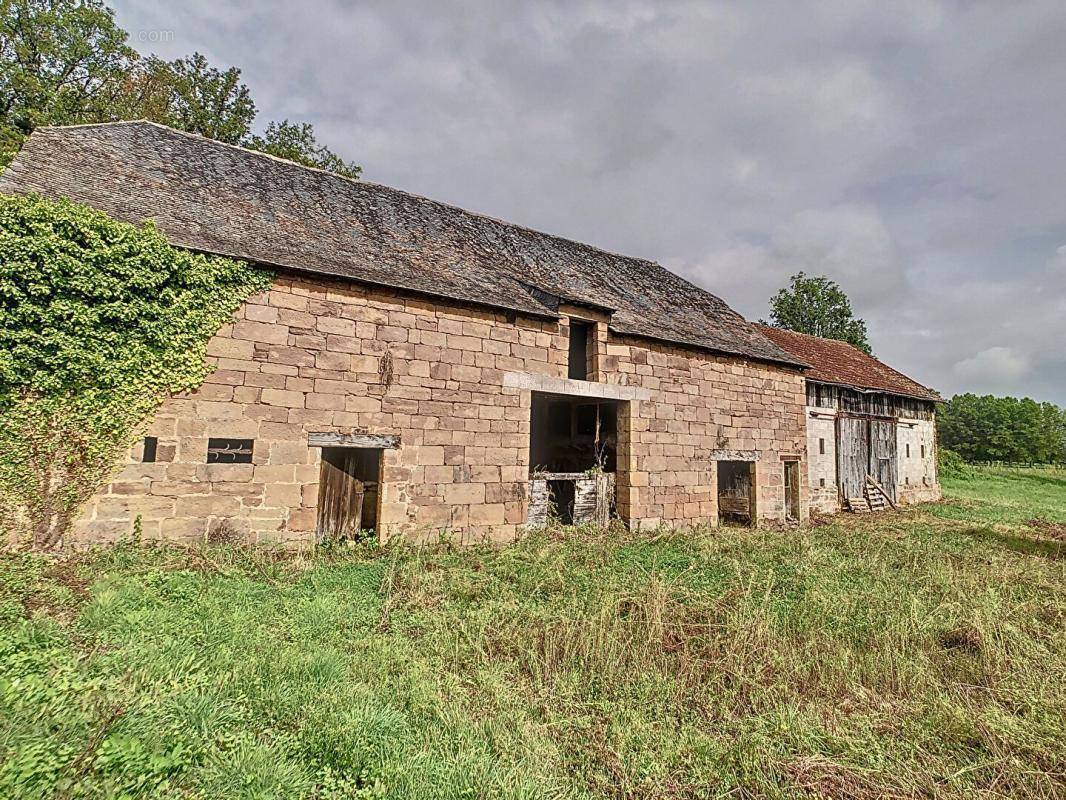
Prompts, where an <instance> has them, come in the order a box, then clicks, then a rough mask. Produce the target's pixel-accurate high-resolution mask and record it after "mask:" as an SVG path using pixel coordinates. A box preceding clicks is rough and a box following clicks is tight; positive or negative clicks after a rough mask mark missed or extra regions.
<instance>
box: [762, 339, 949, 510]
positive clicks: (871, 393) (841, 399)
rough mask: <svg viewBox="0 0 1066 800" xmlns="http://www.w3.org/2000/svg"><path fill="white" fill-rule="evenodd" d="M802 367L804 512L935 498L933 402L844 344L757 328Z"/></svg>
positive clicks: (928, 392)
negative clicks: (804, 388)
mask: <svg viewBox="0 0 1066 800" xmlns="http://www.w3.org/2000/svg"><path fill="white" fill-rule="evenodd" d="M763 333H765V334H766V335H767V336H768V337H769V338H770V339H771V340H772V341H774V342H775V343H776V344H777V345H778V347H780V348H782V349H783V350H786V351H788V352H789V353H791V354H792V355H793V356H795V357H796V358H797V359H800V360H803V361H805V362H806V363H808V364H810V366H811V369H810V370H808V372H807V374H806V377H807V454H808V475H809V479H810V503H811V507H812V508H815V509H817V510H819V511H823V512H826V513H833V512H836V511H840V510H846V511H867V510H871V508H872V509H873V510H877V509H878V508H883V507H884V506H886V505H895V504H897V503H900V504H903V503H918V502H924V501H930V500H939V499H940V484H939V482H938V480H937V472H936V404H937V403H939V402H941V398H940V395H938V394H937V393H936V392H934V391H933V390H932V389H928V388H926V387H925V386H922V385H921V384H919V383H917V382H916V381H913V380H911V379H910V378H908V377H907V376H906V375H904V374H902V373H901V372H897V371H896V370H894V369H892V368H891V367H889V366H888V365H887V364H884V363H882V362H880V361H878V360H877V359H876V358H874V357H873V356H870V355H867V354H866V353H864V352H862V351H861V350H859V349H858V348H857V347H854V346H852V345H850V344H848V343H846V342H840V341H836V340H835V339H822V338H820V337H817V336H807V335H806V334H802V333H796V332H794V331H789V330H782V329H780V328H770V327H764V328H763Z"/></svg>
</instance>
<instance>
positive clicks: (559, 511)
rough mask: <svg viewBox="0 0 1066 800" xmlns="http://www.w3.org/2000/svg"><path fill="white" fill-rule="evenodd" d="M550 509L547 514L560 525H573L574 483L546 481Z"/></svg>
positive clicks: (570, 481) (568, 481)
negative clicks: (549, 496)
mask: <svg viewBox="0 0 1066 800" xmlns="http://www.w3.org/2000/svg"><path fill="white" fill-rule="evenodd" d="M548 492H549V493H550V495H551V504H552V509H551V511H550V512H549V513H550V514H552V516H553V517H554V518H555V521H556V522H558V523H559V524H560V525H573V524H574V498H575V495H576V493H577V492H576V482H575V481H573V480H565V479H563V480H554V481H551V480H550V481H548Z"/></svg>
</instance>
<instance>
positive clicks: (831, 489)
mask: <svg viewBox="0 0 1066 800" xmlns="http://www.w3.org/2000/svg"><path fill="white" fill-rule="evenodd" d="M836 443H837V439H836V412H835V411H833V410H832V409H824V408H823V409H819V408H816V407H814V406H809V407H808V408H807V459H808V471H809V473H810V484H811V508H812V509H813V510H817V511H821V512H822V513H823V514H835V513H836V512H837V511H839V510H840V493H839V491H838V489H837V449H836ZM823 450H824V451H825V452H822V451H823Z"/></svg>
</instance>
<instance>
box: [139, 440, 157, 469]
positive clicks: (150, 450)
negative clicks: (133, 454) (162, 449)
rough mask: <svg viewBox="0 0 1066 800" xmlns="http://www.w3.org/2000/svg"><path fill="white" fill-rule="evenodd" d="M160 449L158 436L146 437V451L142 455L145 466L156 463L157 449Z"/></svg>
mask: <svg viewBox="0 0 1066 800" xmlns="http://www.w3.org/2000/svg"><path fill="white" fill-rule="evenodd" d="M158 447H159V437H157V436H145V437H144V449H143V451H142V453H141V461H143V462H144V463H145V464H152V463H154V462H155V454H156V449H157V448H158Z"/></svg>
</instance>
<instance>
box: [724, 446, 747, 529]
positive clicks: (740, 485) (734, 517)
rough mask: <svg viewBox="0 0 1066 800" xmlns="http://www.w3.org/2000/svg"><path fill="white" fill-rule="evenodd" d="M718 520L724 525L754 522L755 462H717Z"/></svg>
mask: <svg viewBox="0 0 1066 800" xmlns="http://www.w3.org/2000/svg"><path fill="white" fill-rule="evenodd" d="M718 519H719V521H720V522H721V523H723V524H726V525H751V524H752V523H753V522H754V520H755V462H754V461H719V462H718Z"/></svg>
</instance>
